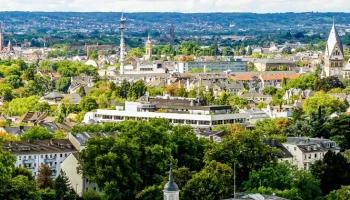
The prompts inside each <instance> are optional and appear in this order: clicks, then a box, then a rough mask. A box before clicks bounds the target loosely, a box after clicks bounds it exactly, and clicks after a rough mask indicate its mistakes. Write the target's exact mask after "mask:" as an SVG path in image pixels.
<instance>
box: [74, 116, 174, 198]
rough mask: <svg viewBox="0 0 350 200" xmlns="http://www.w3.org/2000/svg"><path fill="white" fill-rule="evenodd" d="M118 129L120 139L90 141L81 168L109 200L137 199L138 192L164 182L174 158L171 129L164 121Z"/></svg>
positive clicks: (127, 123)
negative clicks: (170, 141)
mask: <svg viewBox="0 0 350 200" xmlns="http://www.w3.org/2000/svg"><path fill="white" fill-rule="evenodd" d="M116 128H117V132H118V136H117V137H114V136H111V137H96V138H92V139H91V140H89V141H88V144H87V147H86V149H84V150H83V151H82V153H81V155H80V157H81V167H82V170H83V171H84V173H85V174H86V175H87V176H88V177H89V179H90V180H92V181H94V182H96V183H97V184H98V187H99V188H101V189H102V190H103V192H104V193H105V194H106V195H107V197H106V198H107V199H135V196H136V194H137V192H138V191H141V190H143V189H144V188H145V187H147V186H152V185H156V184H159V183H160V182H162V180H163V175H164V174H165V173H166V172H167V170H168V165H169V163H170V158H171V145H170V143H169V134H168V131H169V130H170V129H171V128H170V125H169V123H168V122H166V121H164V120H151V121H149V122H144V121H142V122H137V121H125V122H122V123H120V124H119V125H118V127H116ZM140 166H142V167H140Z"/></svg>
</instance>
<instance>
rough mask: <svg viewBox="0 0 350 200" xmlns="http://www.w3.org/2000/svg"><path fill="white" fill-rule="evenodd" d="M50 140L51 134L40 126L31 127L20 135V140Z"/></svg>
mask: <svg viewBox="0 0 350 200" xmlns="http://www.w3.org/2000/svg"><path fill="white" fill-rule="evenodd" d="M52 138H53V134H51V133H50V132H49V130H47V129H46V128H44V127H41V126H33V127H32V128H30V129H29V130H27V131H26V132H25V133H24V134H23V135H21V140H47V139H52Z"/></svg>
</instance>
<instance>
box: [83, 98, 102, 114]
mask: <svg viewBox="0 0 350 200" xmlns="http://www.w3.org/2000/svg"><path fill="white" fill-rule="evenodd" d="M97 108H98V104H97V102H96V100H95V99H93V98H92V97H89V96H86V97H84V98H83V99H82V100H81V101H80V109H81V110H83V111H91V110H94V109H97Z"/></svg>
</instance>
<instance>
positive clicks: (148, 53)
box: [144, 33, 152, 60]
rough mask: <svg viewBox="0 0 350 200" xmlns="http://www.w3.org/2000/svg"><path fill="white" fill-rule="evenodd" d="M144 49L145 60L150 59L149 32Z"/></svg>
mask: <svg viewBox="0 0 350 200" xmlns="http://www.w3.org/2000/svg"><path fill="white" fill-rule="evenodd" d="M145 49H146V54H145V57H144V58H145V60H150V59H151V58H152V41H151V36H150V34H149V33H148V37H147V40H146V43H145Z"/></svg>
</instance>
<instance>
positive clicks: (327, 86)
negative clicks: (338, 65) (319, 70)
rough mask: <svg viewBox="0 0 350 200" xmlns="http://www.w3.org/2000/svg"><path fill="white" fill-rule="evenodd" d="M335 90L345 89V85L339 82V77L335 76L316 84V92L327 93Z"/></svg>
mask: <svg viewBox="0 0 350 200" xmlns="http://www.w3.org/2000/svg"><path fill="white" fill-rule="evenodd" d="M334 88H345V86H344V84H343V83H342V82H341V81H340V80H339V78H338V77H335V76H330V77H326V78H322V79H318V80H317V81H316V82H315V89H316V90H323V91H325V92H328V91H330V90H331V89H334Z"/></svg>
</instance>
